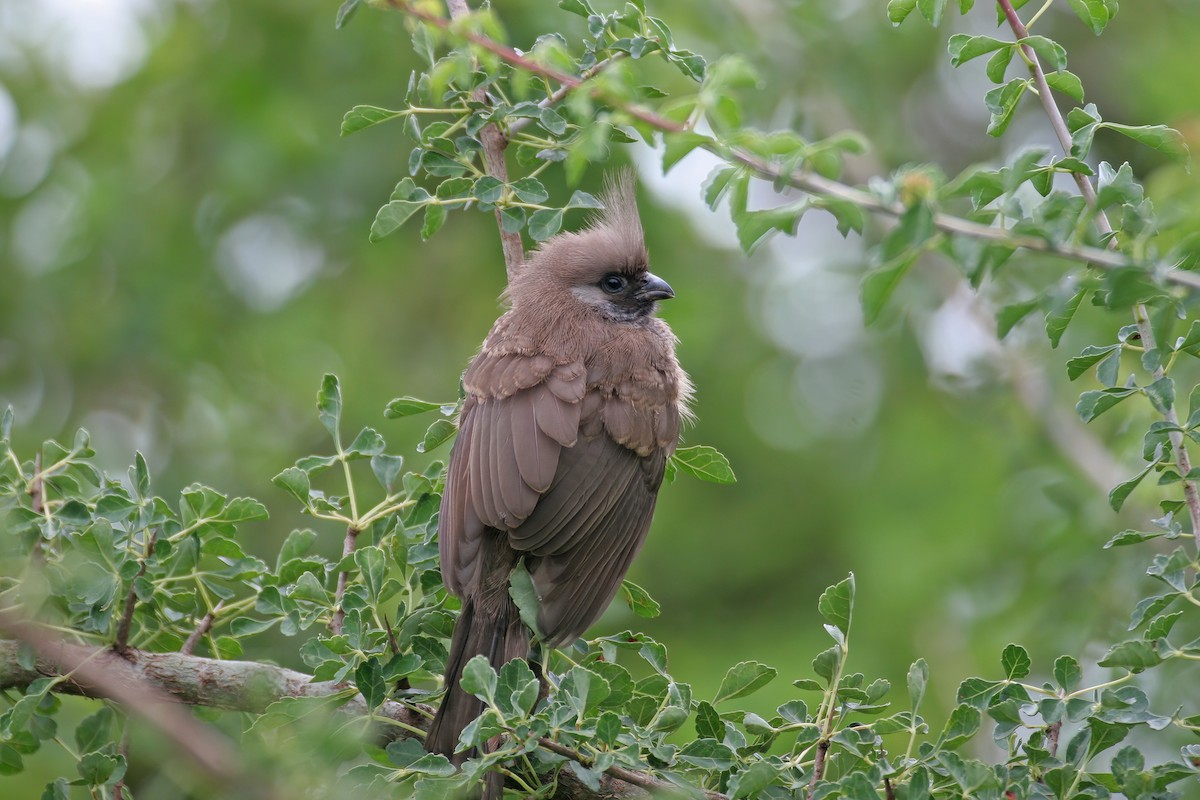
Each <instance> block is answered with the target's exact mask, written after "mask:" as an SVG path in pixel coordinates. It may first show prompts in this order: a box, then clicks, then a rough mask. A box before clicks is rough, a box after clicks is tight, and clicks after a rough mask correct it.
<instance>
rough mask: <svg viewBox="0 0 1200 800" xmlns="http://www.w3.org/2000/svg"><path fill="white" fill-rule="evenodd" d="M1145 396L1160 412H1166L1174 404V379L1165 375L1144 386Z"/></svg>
mask: <svg viewBox="0 0 1200 800" xmlns="http://www.w3.org/2000/svg"><path fill="white" fill-rule="evenodd" d="M1143 391H1145V393H1146V397H1148V398H1149V399H1150V403H1151V405H1153V406H1154V408H1155V410H1156V411H1158V413H1160V414H1166V413H1167V412H1168V411H1170V410H1171V409H1172V408H1174V406H1175V381H1174V379H1173V378H1168V377H1166V376H1164V377H1162V378H1159V379H1158V380H1156V381H1155V382H1154V383H1152V384H1150V385H1149V386H1146V387H1144V389H1143Z"/></svg>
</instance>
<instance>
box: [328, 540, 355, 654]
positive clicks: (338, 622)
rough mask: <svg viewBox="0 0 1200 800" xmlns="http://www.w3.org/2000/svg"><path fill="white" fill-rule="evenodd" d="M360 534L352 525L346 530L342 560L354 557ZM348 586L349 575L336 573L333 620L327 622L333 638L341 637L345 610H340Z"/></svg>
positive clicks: (343, 571)
mask: <svg viewBox="0 0 1200 800" xmlns="http://www.w3.org/2000/svg"><path fill="white" fill-rule="evenodd" d="M359 533H361V531H359V530H358V529H357V528H355V527H354V526H353V525H351V526H349V527H347V528H346V538H345V540H344V541H343V542H342V560H343V561H344V560H345V559H347V558H349V557H350V556H352V555H354V543H355V541H357V539H358V534H359ZM349 585H350V573H349V572H348V571H347V570H342V571H341V572H339V573H338V580H337V591H336V592H335V593H334V595H333V618H332V619H330V620H329V632H330V633H332V634H333V635H334V636H339V635H341V632H342V625H343V623H345V621H346V609H344V608H342V598H343V597H344V596H345V594H346V587H347V586H349Z"/></svg>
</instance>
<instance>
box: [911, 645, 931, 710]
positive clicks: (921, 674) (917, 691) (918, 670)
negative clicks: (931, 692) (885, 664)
mask: <svg viewBox="0 0 1200 800" xmlns="http://www.w3.org/2000/svg"><path fill="white" fill-rule="evenodd" d="M928 685H929V664H927V663H926V662H925V659H923V658H918V659H917V660H916V661H914V662H913V663H912V666H911V667H909V668H908V704H909V706H910V707H911V709H912V713H913V714H916V713H917V709H918V708H920V706H921V701H922V700H924V699H925V689H926V687H927V686H928Z"/></svg>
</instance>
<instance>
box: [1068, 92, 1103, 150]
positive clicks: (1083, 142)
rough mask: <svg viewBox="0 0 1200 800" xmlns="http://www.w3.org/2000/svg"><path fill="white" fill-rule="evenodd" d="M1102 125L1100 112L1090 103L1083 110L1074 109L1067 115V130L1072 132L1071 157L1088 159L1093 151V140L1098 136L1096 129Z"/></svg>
mask: <svg viewBox="0 0 1200 800" xmlns="http://www.w3.org/2000/svg"><path fill="white" fill-rule="evenodd" d="M1099 124H1100V112H1099V111H1098V110H1096V104H1095V103H1088V104H1087V105H1085V106H1084V107H1083V108H1073V109H1071V111H1070V112H1069V113H1068V114H1067V130H1069V131H1070V132H1071V155H1072V156H1074V157H1075V158H1079V159H1083V158H1087V155H1088V153H1089V152H1090V151H1091V149H1092V139H1094V138H1095V136H1096V128H1097V126H1098V125H1099Z"/></svg>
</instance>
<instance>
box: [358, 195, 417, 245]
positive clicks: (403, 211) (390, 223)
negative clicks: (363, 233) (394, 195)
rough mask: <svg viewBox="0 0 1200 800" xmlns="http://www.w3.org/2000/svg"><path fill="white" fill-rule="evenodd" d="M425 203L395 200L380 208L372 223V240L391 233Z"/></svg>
mask: <svg viewBox="0 0 1200 800" xmlns="http://www.w3.org/2000/svg"><path fill="white" fill-rule="evenodd" d="M424 205H425V203H414V202H412V201H409V200H393V201H391V202H390V203H388V204H387V205H386V206H384V207H383V208H381V209H379V213H377V214H376V215H375V221H374V222H372V223H371V235H370V239H371V241H372V242H377V241H379V240H380V239H382V238H383V237H384V236H387V235H388V234H389V233H392V232H394V231H396V230H397V229H398V228H399V227H400V226H401V225H403V224H404V223H405V222H407V221H408V218H409V217H411V216H412V215H413V214H415V213H417V211H418V210H419V209H420V208H421V207H422V206H424Z"/></svg>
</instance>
